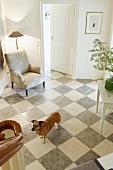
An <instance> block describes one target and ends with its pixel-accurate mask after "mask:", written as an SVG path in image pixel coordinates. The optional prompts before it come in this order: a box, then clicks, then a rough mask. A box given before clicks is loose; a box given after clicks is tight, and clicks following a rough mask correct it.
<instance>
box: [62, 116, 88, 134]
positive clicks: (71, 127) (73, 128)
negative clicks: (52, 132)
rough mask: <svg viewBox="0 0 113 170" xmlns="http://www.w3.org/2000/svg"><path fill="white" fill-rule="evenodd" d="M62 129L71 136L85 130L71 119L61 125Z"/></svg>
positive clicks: (83, 126) (79, 122) (82, 124)
mask: <svg viewBox="0 0 113 170" xmlns="http://www.w3.org/2000/svg"><path fill="white" fill-rule="evenodd" d="M62 127H63V128H65V129H66V130H67V131H68V132H70V133H71V134H72V135H73V136H74V135H76V134H78V133H79V132H81V131H83V130H84V129H86V128H87V126H86V125H85V124H84V123H82V122H81V121H79V120H78V119H76V118H72V119H70V120H68V121H66V122H64V123H63V124H62Z"/></svg>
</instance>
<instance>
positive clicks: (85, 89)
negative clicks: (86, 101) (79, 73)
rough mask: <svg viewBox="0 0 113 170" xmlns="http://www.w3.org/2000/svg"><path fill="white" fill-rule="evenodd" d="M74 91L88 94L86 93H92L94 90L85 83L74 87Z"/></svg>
mask: <svg viewBox="0 0 113 170" xmlns="http://www.w3.org/2000/svg"><path fill="white" fill-rule="evenodd" d="M75 90H76V91H78V92H80V93H82V94H83V95H88V94H91V93H93V92H94V91H95V90H94V89H92V88H90V87H88V86H86V85H83V86H81V87H79V88H77V89H75Z"/></svg>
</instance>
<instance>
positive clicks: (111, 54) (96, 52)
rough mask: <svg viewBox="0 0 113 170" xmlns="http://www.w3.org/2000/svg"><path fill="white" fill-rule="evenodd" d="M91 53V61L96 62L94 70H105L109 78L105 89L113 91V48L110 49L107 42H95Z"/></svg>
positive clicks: (96, 40)
mask: <svg viewBox="0 0 113 170" xmlns="http://www.w3.org/2000/svg"><path fill="white" fill-rule="evenodd" d="M89 52H91V59H90V60H91V61H94V62H95V64H94V68H95V69H98V70H101V71H103V70H105V71H107V72H108V75H109V77H108V78H107V79H106V82H105V88H106V89H107V90H113V48H110V47H109V45H108V44H107V43H106V42H101V41H100V40H99V39H95V40H94V41H93V49H91V50H89Z"/></svg>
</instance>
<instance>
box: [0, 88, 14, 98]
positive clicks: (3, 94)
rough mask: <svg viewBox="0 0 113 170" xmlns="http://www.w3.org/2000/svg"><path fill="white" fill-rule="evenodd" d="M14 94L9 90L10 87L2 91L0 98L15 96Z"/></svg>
mask: <svg viewBox="0 0 113 170" xmlns="http://www.w3.org/2000/svg"><path fill="white" fill-rule="evenodd" d="M15 93H16V92H15V91H14V90H13V89H11V88H10V87H7V88H5V89H4V90H3V92H2V93H1V94H0V96H1V97H7V96H10V95H13V94H15Z"/></svg>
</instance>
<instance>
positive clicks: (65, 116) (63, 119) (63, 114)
mask: <svg viewBox="0 0 113 170" xmlns="http://www.w3.org/2000/svg"><path fill="white" fill-rule="evenodd" d="M58 112H59V113H60V115H61V124H62V123H64V122H66V121H67V120H69V119H71V118H73V116H72V115H71V114H69V113H68V112H66V111H65V110H63V109H59V110H58Z"/></svg>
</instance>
